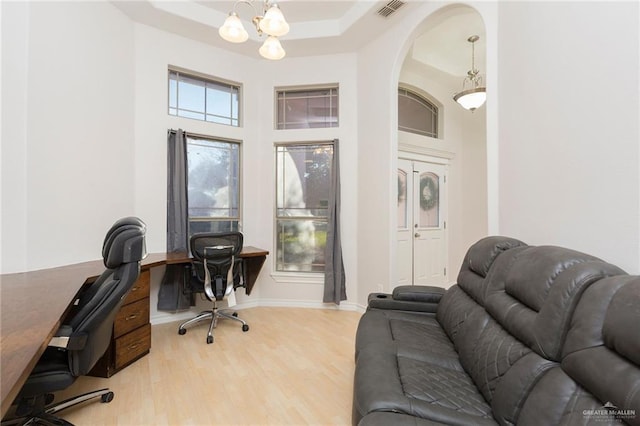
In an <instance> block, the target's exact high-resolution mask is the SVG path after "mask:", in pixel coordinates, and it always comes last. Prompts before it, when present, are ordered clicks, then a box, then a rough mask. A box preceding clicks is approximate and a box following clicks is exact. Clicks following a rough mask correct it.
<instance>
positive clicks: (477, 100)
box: [453, 35, 487, 112]
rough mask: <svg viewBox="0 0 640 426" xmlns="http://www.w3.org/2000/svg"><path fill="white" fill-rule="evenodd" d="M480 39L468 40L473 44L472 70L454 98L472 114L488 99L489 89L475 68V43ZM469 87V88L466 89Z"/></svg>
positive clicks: (474, 36) (472, 37) (475, 37)
mask: <svg viewBox="0 0 640 426" xmlns="http://www.w3.org/2000/svg"><path fill="white" fill-rule="evenodd" d="M479 39H480V37H478V36H477V35H473V36H471V37H469V38H468V39H467V41H468V42H469V43H471V69H470V70H469V71H467V76H466V77H465V78H464V80H463V81H462V91H461V92H458V93H456V94H455V95H454V96H453V100H454V101H456V102H457V103H459V104H460V105H461V106H462V108H464V109H467V110H469V111H471V112H473V111H475V110H476V108H480V107H481V106H482V105H483V104H484V102H485V100H486V99H487V88H486V87H484V86H483V85H482V77H481V76H480V71H478V70H477V69H476V66H475V58H474V56H475V43H476V41H478V40H479ZM467 84H468V85H469V88H467V89H465V87H467Z"/></svg>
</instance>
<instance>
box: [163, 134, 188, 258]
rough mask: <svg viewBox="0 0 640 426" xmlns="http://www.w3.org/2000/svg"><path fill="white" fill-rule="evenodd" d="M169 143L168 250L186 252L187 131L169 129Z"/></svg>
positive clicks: (170, 251)
mask: <svg viewBox="0 0 640 426" xmlns="http://www.w3.org/2000/svg"><path fill="white" fill-rule="evenodd" d="M167 145H168V149H167V252H169V253H175V252H185V251H187V250H188V247H189V230H188V220H189V216H188V212H187V206H188V200H187V179H188V177H187V170H188V168H187V135H186V133H185V132H183V131H182V130H181V129H178V130H169V131H168V134H167Z"/></svg>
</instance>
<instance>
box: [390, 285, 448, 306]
mask: <svg viewBox="0 0 640 426" xmlns="http://www.w3.org/2000/svg"><path fill="white" fill-rule="evenodd" d="M444 292H445V289H444V288H442V287H432V286H426V285H401V286H398V287H396V288H394V289H393V293H392V294H391V296H392V298H393V300H404V301H407V302H426V303H439V302H440V299H442V295H444Z"/></svg>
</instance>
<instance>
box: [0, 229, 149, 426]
mask: <svg viewBox="0 0 640 426" xmlns="http://www.w3.org/2000/svg"><path fill="white" fill-rule="evenodd" d="M145 232H146V226H145V224H144V222H142V221H141V220H140V219H138V218H135V217H127V218H123V219H120V220H118V221H117V222H116V223H115V224H114V225H113V226H112V227H111V229H110V230H109V232H107V235H106V237H105V239H104V244H103V246H102V257H103V259H104V266H105V267H106V268H107V269H106V270H105V271H104V272H103V273H102V275H100V277H98V279H97V280H96V281H95V282H94V283H93V284H91V285H89V286H87V287H86V289H84V290H83V291H82V292H81V293H80V294H79V297H78V299H77V300H76V302H75V306H73V308H72V311H71V313H70V314H69V316H68V317H67V319H66V320H65V321H64V323H63V325H62V326H61V327H60V328H59V330H58V332H57V333H56V335H55V337H54V338H53V339H52V340H51V343H50V344H49V347H47V349H46V350H45V352H44V354H43V355H42V357H41V358H40V360H39V361H38V363H37V364H36V366H35V368H34V370H33V371H32V372H31V374H30V376H29V377H28V378H27V381H26V382H25V384H24V386H23V387H22V389H21V390H20V393H19V394H18V397H17V398H16V400H15V402H14V403H16V404H17V408H16V410H15V414H14V416H13V418H12V419H10V420H7V421H6V422H5V421H3V422H2V425H16V424H44V425H71V423H69V422H67V421H66V420H63V419H61V418H58V417H55V416H54V414H55V413H57V412H59V411H61V410H64V409H66V408H69V407H71V406H74V405H77V404H80V403H83V402H86V401H89V400H91V399H94V398H101V401H102V402H111V400H112V399H113V396H114V395H113V392H111V391H110V390H109V389H100V390H98V391H94V392H89V393H86V394H83V395H80V396H77V397H74V398H71V399H67V400H65V401H62V402H60V403H57V404H53V405H51V403H52V402H53V399H54V396H53V394H52V392H57V391H60V390H63V389H66V388H68V387H69V386H71V384H72V383H73V382H74V381H75V380H76V378H77V377H79V376H82V375H85V374H87V373H88V372H89V371H90V370H91V369H92V368H93V366H94V365H95V363H96V362H97V361H98V359H100V357H102V355H103V354H104V353H105V351H106V350H107V347H108V346H109V342H110V341H111V333H112V332H113V321H114V318H115V316H116V314H117V312H118V310H119V309H120V305H121V304H122V301H123V300H124V298H125V296H126V295H127V293H128V292H129V290H130V289H131V287H132V286H133V283H134V282H135V281H136V280H137V279H138V276H139V274H140V261H141V260H142V259H143V258H144V257H145V256H146V246H145ZM48 404H49V405H48Z"/></svg>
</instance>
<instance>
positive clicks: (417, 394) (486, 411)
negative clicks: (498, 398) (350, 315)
mask: <svg viewBox="0 0 640 426" xmlns="http://www.w3.org/2000/svg"><path fill="white" fill-rule="evenodd" d="M354 391H355V392H354V407H353V408H354V419H360V418H361V417H362V416H363V415H366V414H368V413H372V412H376V411H393V412H398V413H404V414H408V415H412V416H416V417H420V418H423V419H427V420H430V421H435V422H441V423H445V424H460V425H468V424H474V425H475V424H478V425H482V424H492V425H493V424H496V423H495V420H494V419H493V417H492V416H491V407H490V406H489V404H487V402H486V401H485V400H484V398H483V396H482V394H481V393H480V392H479V391H478V389H477V387H476V386H475V385H474V384H473V381H472V380H471V378H470V377H469V375H468V374H467V373H466V372H465V371H464V369H463V368H462V366H461V365H460V363H459V361H458V359H457V358H456V357H446V356H444V355H442V354H439V355H438V354H433V353H429V352H423V351H419V350H416V349H415V348H412V347H410V346H409V345H387V346H386V347H378V348H376V347H373V346H370V347H367V348H363V349H362V351H361V355H360V356H359V358H358V362H357V363H356V373H355V380H354Z"/></svg>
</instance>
